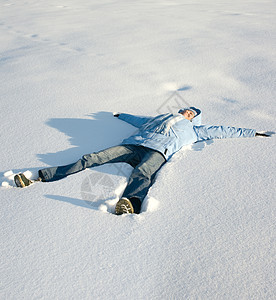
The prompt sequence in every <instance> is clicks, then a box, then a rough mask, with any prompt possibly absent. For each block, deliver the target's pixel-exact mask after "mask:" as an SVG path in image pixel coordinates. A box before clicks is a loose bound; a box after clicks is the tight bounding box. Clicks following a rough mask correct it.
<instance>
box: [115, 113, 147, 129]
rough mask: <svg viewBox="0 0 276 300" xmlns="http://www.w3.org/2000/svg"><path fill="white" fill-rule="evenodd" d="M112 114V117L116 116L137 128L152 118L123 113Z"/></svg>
mask: <svg viewBox="0 0 276 300" xmlns="http://www.w3.org/2000/svg"><path fill="white" fill-rule="evenodd" d="M113 115H114V117H117V118H118V119H120V120H123V121H125V122H127V123H129V124H131V125H133V126H135V127H138V128H139V127H141V126H142V125H144V124H145V123H147V122H148V121H150V120H151V119H152V117H144V116H134V115H130V114H124V113H114V114H113Z"/></svg>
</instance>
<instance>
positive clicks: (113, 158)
mask: <svg viewBox="0 0 276 300" xmlns="http://www.w3.org/2000/svg"><path fill="white" fill-rule="evenodd" d="M118 162H125V163H128V164H130V165H131V166H132V167H133V168H134V169H133V171H132V173H131V175H130V178H129V181H128V184H127V187H126V188H125V191H124V192H123V195H122V197H126V198H128V199H130V201H131V202H132V203H133V206H134V211H135V212H136V213H139V211H140V207H141V202H142V201H143V200H144V198H145V196H146V195H147V192H148V190H149V188H150V187H151V185H152V182H153V179H154V177H155V175H156V173H157V171H158V170H159V169H160V168H161V167H162V165H163V164H164V163H165V162H166V160H165V158H164V156H163V155H162V154H161V153H159V152H158V151H155V150H153V149H150V148H146V147H143V146H139V145H120V146H115V147H111V148H108V149H105V150H102V151H99V152H96V153H91V154H86V155H83V157H82V158H81V159H79V160H78V161H77V162H75V163H73V164H69V165H65V166H59V167H50V168H46V169H42V170H39V176H40V177H41V178H42V181H46V182H49V181H55V180H59V179H62V178H64V177H66V176H68V175H71V174H74V173H77V172H80V171H82V170H85V169H86V168H91V167H96V166H100V165H103V164H106V163H118Z"/></svg>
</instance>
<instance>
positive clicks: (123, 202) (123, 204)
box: [115, 198, 134, 216]
mask: <svg viewBox="0 0 276 300" xmlns="http://www.w3.org/2000/svg"><path fill="white" fill-rule="evenodd" d="M133 213H134V209H133V206H132V204H131V202H130V201H129V200H128V199H126V198H122V199H120V200H119V201H118V202H117V204H116V207H115V214H116V215H118V216H119V215H123V214H133Z"/></svg>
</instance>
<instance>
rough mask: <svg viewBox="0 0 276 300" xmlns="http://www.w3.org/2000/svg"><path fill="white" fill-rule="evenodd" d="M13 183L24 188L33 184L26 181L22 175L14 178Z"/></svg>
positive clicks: (28, 180)
mask: <svg viewBox="0 0 276 300" xmlns="http://www.w3.org/2000/svg"><path fill="white" fill-rule="evenodd" d="M14 182H15V184H16V186H17V187H21V188H24V187H26V186H29V185H30V184H32V183H33V182H32V181H31V180H30V179H28V178H27V177H26V176H25V175H24V174H23V173H20V174H17V175H15V176H14Z"/></svg>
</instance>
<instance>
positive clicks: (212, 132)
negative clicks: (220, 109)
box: [194, 125, 256, 141]
mask: <svg viewBox="0 0 276 300" xmlns="http://www.w3.org/2000/svg"><path fill="white" fill-rule="evenodd" d="M194 131H195V133H196V135H197V141H205V140H211V139H225V138H239V137H254V136H255V134H256V130H255V129H246V128H237V127H227V126H208V125H202V126H194Z"/></svg>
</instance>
